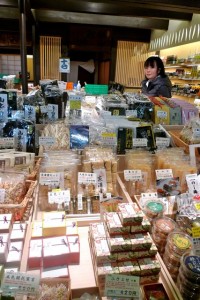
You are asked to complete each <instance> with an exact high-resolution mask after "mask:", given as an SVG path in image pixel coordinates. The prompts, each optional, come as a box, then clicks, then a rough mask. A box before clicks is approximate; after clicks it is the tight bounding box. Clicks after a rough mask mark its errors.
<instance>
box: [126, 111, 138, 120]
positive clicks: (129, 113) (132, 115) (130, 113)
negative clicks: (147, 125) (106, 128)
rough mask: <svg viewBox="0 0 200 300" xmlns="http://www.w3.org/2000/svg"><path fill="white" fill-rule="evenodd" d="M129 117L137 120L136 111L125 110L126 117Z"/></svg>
mask: <svg viewBox="0 0 200 300" xmlns="http://www.w3.org/2000/svg"><path fill="white" fill-rule="evenodd" d="M129 116H131V117H134V118H137V110H130V109H127V110H126V117H129Z"/></svg>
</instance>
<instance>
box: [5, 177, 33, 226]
mask: <svg viewBox="0 0 200 300" xmlns="http://www.w3.org/2000/svg"><path fill="white" fill-rule="evenodd" d="M27 184H28V185H29V188H28V191H27V193H26V196H25V197H24V199H23V200H22V202H21V203H19V204H7V203H5V204H4V203H2V204H0V213H1V214H5V213H6V214H8V213H11V214H13V218H14V220H15V221H19V220H21V219H22V217H23V214H24V212H25V210H26V207H27V204H28V202H29V201H32V200H33V198H34V196H35V190H36V186H37V181H30V180H28V181H27Z"/></svg>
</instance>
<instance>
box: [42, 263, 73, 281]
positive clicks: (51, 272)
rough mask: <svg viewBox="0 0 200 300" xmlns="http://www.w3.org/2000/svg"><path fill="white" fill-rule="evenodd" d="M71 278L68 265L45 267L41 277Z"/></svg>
mask: <svg viewBox="0 0 200 300" xmlns="http://www.w3.org/2000/svg"><path fill="white" fill-rule="evenodd" d="M58 277H59V278H60V277H61V278H63V277H64V278H65V277H67V278H69V269H68V266H67V265H62V266H57V267H51V268H43V269H42V270H41V279H44V278H58Z"/></svg>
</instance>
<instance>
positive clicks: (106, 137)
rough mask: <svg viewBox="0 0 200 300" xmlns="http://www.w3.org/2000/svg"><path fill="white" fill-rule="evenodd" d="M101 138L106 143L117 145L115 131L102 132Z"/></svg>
mask: <svg viewBox="0 0 200 300" xmlns="http://www.w3.org/2000/svg"><path fill="white" fill-rule="evenodd" d="M101 140H102V144H104V145H116V144H117V135H116V133H115V132H102V134H101Z"/></svg>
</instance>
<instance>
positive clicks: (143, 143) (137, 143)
mask: <svg viewBox="0 0 200 300" xmlns="http://www.w3.org/2000/svg"><path fill="white" fill-rule="evenodd" d="M147 142H148V141H147V138H133V147H147Z"/></svg>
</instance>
